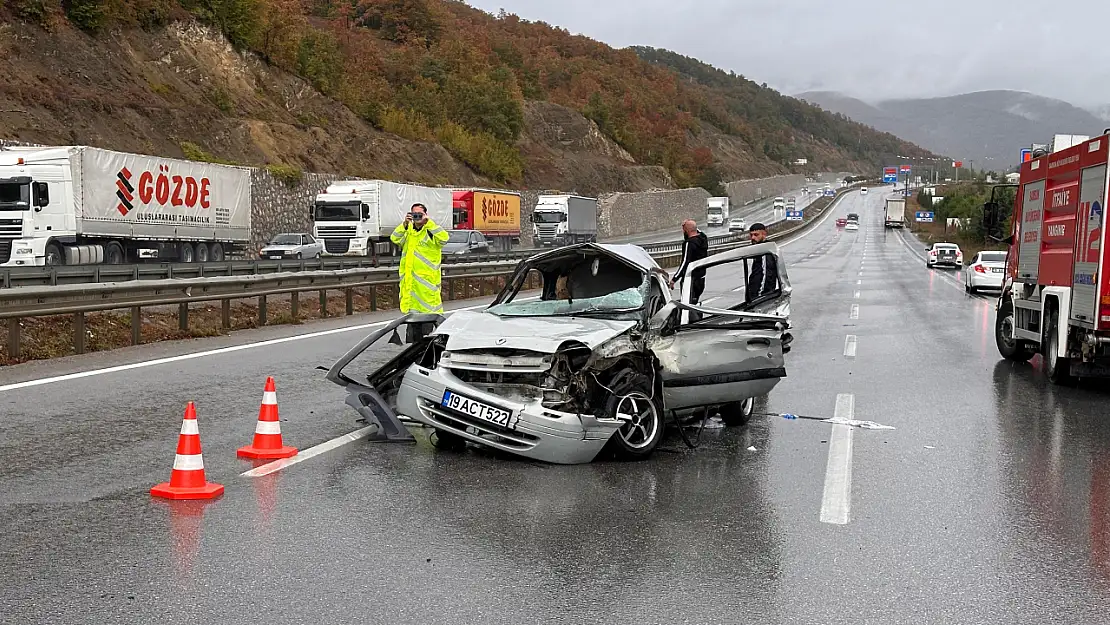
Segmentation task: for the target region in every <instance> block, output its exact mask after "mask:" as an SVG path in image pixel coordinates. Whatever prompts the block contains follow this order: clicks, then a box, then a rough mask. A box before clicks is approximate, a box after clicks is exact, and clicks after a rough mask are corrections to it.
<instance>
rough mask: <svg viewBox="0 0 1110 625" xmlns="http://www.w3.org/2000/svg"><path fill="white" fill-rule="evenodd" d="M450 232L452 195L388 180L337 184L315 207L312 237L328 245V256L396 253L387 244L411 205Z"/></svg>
mask: <svg viewBox="0 0 1110 625" xmlns="http://www.w3.org/2000/svg"><path fill="white" fill-rule="evenodd" d="M417 203H419V204H423V205H424V207H425V208H427V209H428V217H429V218H430V219H431V220H432V221H434V222H436V224H438V225H439V226H441V227H443V228H447V229H450V228H451V190H450V189H445V188H436V187H423V186H420V185H415V184H402V183H399V182H389V181H387V180H342V181H339V182H333V183H331V184H330V185H328V186H327V188H326V189H324V192H323V193H320V194H319V195H317V196H316V200H315V202H314V203H313V206H312V215H311V216H312V221H313V232H312V233H313V234H314V235H316V238H317V239H320V240H321V241H323V242H324V256H374V255H390V254H396V253H397V246H395V245H393V243H392V242H390V240H389V235H390V234H392V233H393V229H394V228H396V227H397V226H399V225H400V224H401V223H402V222H404V221H405V215H407V214H408V212H409V210H410V209H411V208H412V205H413V204H417Z"/></svg>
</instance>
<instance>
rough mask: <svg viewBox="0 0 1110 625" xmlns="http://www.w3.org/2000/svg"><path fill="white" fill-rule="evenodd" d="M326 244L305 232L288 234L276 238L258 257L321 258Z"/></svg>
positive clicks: (271, 240) (273, 258)
mask: <svg viewBox="0 0 1110 625" xmlns="http://www.w3.org/2000/svg"><path fill="white" fill-rule="evenodd" d="M323 253H324V243H323V242H322V241H317V240H316V239H315V238H314V237H313V236H312V235H311V234H308V233H305V232H286V233H282V234H279V235H276V236H274V238H272V239H270V242H269V243H267V244H266V246H265V247H263V248H262V249H261V250H259V251H258V257H259V258H262V259H267V260H281V259H286V258H320V255H321V254H323Z"/></svg>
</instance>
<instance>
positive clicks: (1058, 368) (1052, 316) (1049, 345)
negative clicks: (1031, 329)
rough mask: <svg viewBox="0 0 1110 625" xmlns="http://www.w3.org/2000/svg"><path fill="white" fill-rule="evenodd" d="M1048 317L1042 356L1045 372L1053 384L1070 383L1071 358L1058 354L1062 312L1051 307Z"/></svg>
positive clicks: (1042, 341)
mask: <svg viewBox="0 0 1110 625" xmlns="http://www.w3.org/2000/svg"><path fill="white" fill-rule="evenodd" d="M1047 317H1048V319H1047V320H1046V322H1045V324H1044V328H1045V329H1044V336H1043V338H1042V340H1041V347H1042V350H1041V357H1042V358H1043V359H1044V374H1045V377H1047V378H1048V379H1049V381H1050V382H1052V383H1053V384H1057V385H1060V386H1063V385H1066V384H1069V383H1070V382H1071V381H1072V377H1071V359H1069V358H1061V357H1059V356H1057V353H1058V352H1059V349H1058V345H1059V342H1060V340H1059V338H1058V336H1059V333H1058V332H1057V328H1058V327H1059V323H1060V312H1059V310H1057V309H1056V308H1055V307H1053V308H1050V309H1049V312H1048V315H1047Z"/></svg>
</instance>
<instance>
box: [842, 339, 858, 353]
mask: <svg viewBox="0 0 1110 625" xmlns="http://www.w3.org/2000/svg"><path fill="white" fill-rule="evenodd" d="M857 345H859V339H858V338H856V335H855V334H849V335H848V336H846V337H844V355H845V356H846V357H848V358H855V357H856V346H857Z"/></svg>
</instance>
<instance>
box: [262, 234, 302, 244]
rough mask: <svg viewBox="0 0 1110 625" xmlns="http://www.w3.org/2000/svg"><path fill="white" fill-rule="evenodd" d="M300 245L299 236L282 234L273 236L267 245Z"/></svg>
mask: <svg viewBox="0 0 1110 625" xmlns="http://www.w3.org/2000/svg"><path fill="white" fill-rule="evenodd" d="M300 244H301V235H299V234H289V233H282V234H278V235H275V236H274V238H272V239H270V242H269V243H268V244H267V245H300Z"/></svg>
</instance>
